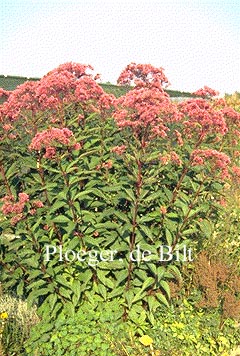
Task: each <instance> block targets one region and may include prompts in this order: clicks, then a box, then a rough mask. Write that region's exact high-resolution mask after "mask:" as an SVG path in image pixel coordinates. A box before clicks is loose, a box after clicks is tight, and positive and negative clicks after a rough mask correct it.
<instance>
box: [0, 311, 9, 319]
mask: <svg viewBox="0 0 240 356" xmlns="http://www.w3.org/2000/svg"><path fill="white" fill-rule="evenodd" d="M7 317H8V313H6V312H4V313H1V314H0V318H1V319H7Z"/></svg>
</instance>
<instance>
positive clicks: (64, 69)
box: [0, 62, 113, 122]
mask: <svg viewBox="0 0 240 356" xmlns="http://www.w3.org/2000/svg"><path fill="white" fill-rule="evenodd" d="M88 70H90V71H92V70H93V68H92V67H91V66H90V65H84V64H78V63H73V62H69V63H65V64H62V65H60V66H59V67H57V68H56V69H54V70H52V71H50V72H49V73H48V74H47V75H45V76H44V77H43V78H42V79H41V80H39V81H27V82H25V83H24V84H22V85H19V86H18V87H17V88H16V89H15V90H14V91H13V92H11V93H10V95H9V97H8V100H7V101H5V102H4V104H3V105H2V107H1V110H0V120H1V121H3V118H5V120H6V118H7V119H10V120H17V119H19V118H21V117H22V118H26V120H27V118H28V117H27V116H26V111H31V112H32V114H33V115H35V114H36V113H38V112H46V111H48V112H49V111H50V110H51V114H52V115H51V116H50V122H52V121H51V120H53V121H55V122H57V121H58V120H59V118H58V119H57V117H58V116H59V113H60V112H61V110H62V109H63V108H64V106H65V105H66V104H73V103H80V104H81V105H82V107H83V110H86V111H87V112H95V111H101V110H102V111H104V110H107V109H109V108H110V107H111V106H112V104H113V96H112V95H109V94H106V93H105V92H104V91H103V89H102V88H101V87H100V86H99V85H98V84H97V83H96V81H95V79H94V77H93V74H91V73H87V71H88ZM97 78H99V75H98V76H97ZM1 94H2V95H7V94H8V93H7V92H5V91H3V90H0V96H1ZM89 101H90V102H89ZM53 115H55V116H53ZM48 116H49V114H48Z"/></svg>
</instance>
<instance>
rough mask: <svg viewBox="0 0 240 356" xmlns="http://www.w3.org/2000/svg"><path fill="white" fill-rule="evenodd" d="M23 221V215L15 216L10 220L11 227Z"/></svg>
mask: <svg viewBox="0 0 240 356" xmlns="http://www.w3.org/2000/svg"><path fill="white" fill-rule="evenodd" d="M22 219H23V214H21V213H20V214H17V215H15V216H13V217H12V218H11V220H10V222H11V224H12V225H16V224H17V223H18V222H19V221H21V220H22Z"/></svg>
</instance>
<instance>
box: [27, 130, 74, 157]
mask: <svg viewBox="0 0 240 356" xmlns="http://www.w3.org/2000/svg"><path fill="white" fill-rule="evenodd" d="M74 141H75V139H74V136H73V133H72V131H70V130H69V129H67V128H62V129H59V128H55V127H52V128H50V129H48V130H44V131H42V132H38V133H37V134H36V135H35V136H34V138H33V139H32V142H31V144H30V145H29V150H35V151H40V150H41V149H42V148H45V149H46V153H45V155H44V158H50V159H51V158H54V156H55V155H56V147H55V146H56V145H57V144H61V145H65V146H72V145H75V144H76V143H75V142H74Z"/></svg>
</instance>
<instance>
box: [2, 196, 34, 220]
mask: <svg viewBox="0 0 240 356" xmlns="http://www.w3.org/2000/svg"><path fill="white" fill-rule="evenodd" d="M18 198H19V201H18V202H17V203H15V202H14V197H13V196H10V195H6V196H5V197H3V198H2V201H3V202H4V204H3V206H2V208H1V210H2V212H3V214H4V215H8V214H12V213H14V214H20V213H22V212H23V209H24V207H25V204H26V202H28V201H29V195H28V194H26V193H19V194H18Z"/></svg>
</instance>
